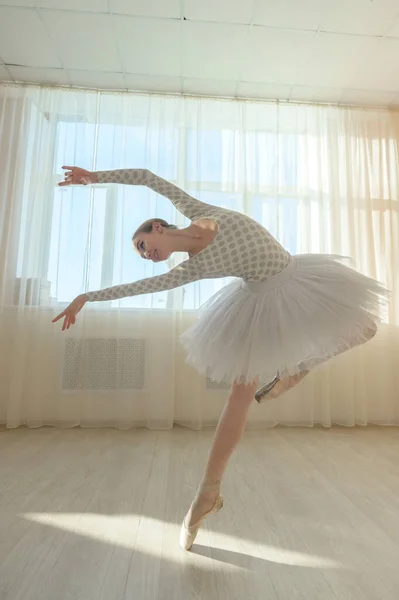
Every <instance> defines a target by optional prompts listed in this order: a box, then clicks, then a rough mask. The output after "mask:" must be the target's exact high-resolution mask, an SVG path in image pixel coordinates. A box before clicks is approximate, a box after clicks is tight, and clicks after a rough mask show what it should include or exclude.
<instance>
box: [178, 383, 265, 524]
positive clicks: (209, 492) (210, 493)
mask: <svg viewBox="0 0 399 600" xmlns="http://www.w3.org/2000/svg"><path fill="white" fill-rule="evenodd" d="M257 386H258V382H254V383H252V384H250V385H244V384H238V383H235V384H234V385H233V387H232V390H231V393H230V397H229V399H228V401H227V404H226V405H225V407H224V409H223V412H222V414H221V416H220V419H219V423H218V425H217V428H216V433H215V437H214V439H213V443H212V447H211V451H210V454H209V458H208V463H207V466H206V469H205V474H204V478H203V480H202V482H201V484H200V487H199V489H198V492H197V495H196V497H195V498H194V501H193V503H192V505H191V507H190V509H189V512H188V514H187V518H186V519H185V521H186V524H187V525H191V524H193V523H195V522H196V521H198V519H199V518H200V517H201V516H202V515H203V514H204V513H205V512H207V511H208V510H210V509H211V508H212V506H213V505H214V503H215V500H216V498H217V496H218V494H219V488H220V482H221V480H222V477H223V473H224V472H225V469H226V467H227V463H228V461H229V459H230V456H231V455H232V453H233V451H234V449H235V447H236V446H237V444H238V442H239V441H240V439H241V437H242V435H243V433H244V430H245V425H246V422H247V415H248V409H249V407H250V405H251V402H252V401H253V399H254V395H255V390H256V388H257Z"/></svg>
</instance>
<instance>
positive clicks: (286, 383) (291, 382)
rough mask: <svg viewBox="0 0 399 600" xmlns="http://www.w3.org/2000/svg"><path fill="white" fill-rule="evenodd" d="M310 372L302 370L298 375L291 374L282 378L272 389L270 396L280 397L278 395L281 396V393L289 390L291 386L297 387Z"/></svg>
mask: <svg viewBox="0 0 399 600" xmlns="http://www.w3.org/2000/svg"><path fill="white" fill-rule="evenodd" d="M308 373H309V371H301V372H300V373H297V374H296V375H290V376H289V377H285V378H284V379H281V380H280V381H279V382H278V383H276V385H275V386H274V387H273V389H272V390H271V391H270V393H269V396H268V397H269V398H278V396H281V394H284V392H287V391H288V390H290V389H291V388H293V387H295V386H296V385H297V384H298V383H299V382H300V381H302V379H303V378H304V377H306V375H307V374H308Z"/></svg>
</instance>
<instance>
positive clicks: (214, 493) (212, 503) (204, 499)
mask: <svg viewBox="0 0 399 600" xmlns="http://www.w3.org/2000/svg"><path fill="white" fill-rule="evenodd" d="M219 490H220V484H219V483H213V484H205V485H202V486H201V487H200V489H199V490H198V492H197V494H196V496H195V498H194V500H193V503H192V504H191V506H190V509H189V511H188V513H187V515H186V516H185V518H184V521H183V525H182V528H181V533H180V545H181V547H182V548H184V550H190V548H191V546H192V545H193V543H194V540H195V538H196V536H197V533H198V530H199V528H200V527H201V525H202V522H203V520H204V519H205V517H207V516H208V515H210V514H215V513H217V512H218V511H219V510H220V509H221V508H222V506H223V498H222V496H220V494H219Z"/></svg>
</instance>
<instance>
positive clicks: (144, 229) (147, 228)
mask: <svg viewBox="0 0 399 600" xmlns="http://www.w3.org/2000/svg"><path fill="white" fill-rule="evenodd" d="M153 223H159V224H160V225H162V227H166V228H167V229H177V227H176V225H169V223H168V222H167V221H165V220H164V219H148V221H144V223H142V224H141V225H140V227H139V228H138V229H136V231H135V232H134V234H133V235H132V240H134V238H135V237H136V235H139V234H140V233H151V231H152V224H153Z"/></svg>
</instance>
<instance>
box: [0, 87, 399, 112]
mask: <svg viewBox="0 0 399 600" xmlns="http://www.w3.org/2000/svg"><path fill="white" fill-rule="evenodd" d="M1 87H16V88H21V87H22V88H25V87H26V88H36V89H48V90H52V89H53V90H63V91H67V92H96V93H99V94H110V95H111V94H120V95H132V96H155V97H167V98H189V99H190V98H191V99H194V100H195V99H204V100H219V101H230V102H231V101H233V102H247V103H248V102H251V103H254V104H257V103H259V104H287V105H288V104H294V105H303V106H321V107H334V108H353V109H357V110H366V111H367V110H383V111H390V112H398V111H399V106H393V107H390V106H381V105H372V104H370V105H366V106H365V105H359V104H345V103H339V102H310V101H306V100H280V99H276V98H274V99H273V98H251V97H248V98H244V97H239V98H238V97H237V96H211V95H204V94H185V93H184V92H155V91H144V90H125V89H123V90H122V89H120V88H119V89H118V88H115V89H103V88H96V87H82V86H73V85H59V84H39V83H32V82H28V81H26V82H25V81H21V82H15V81H0V88H1Z"/></svg>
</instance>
